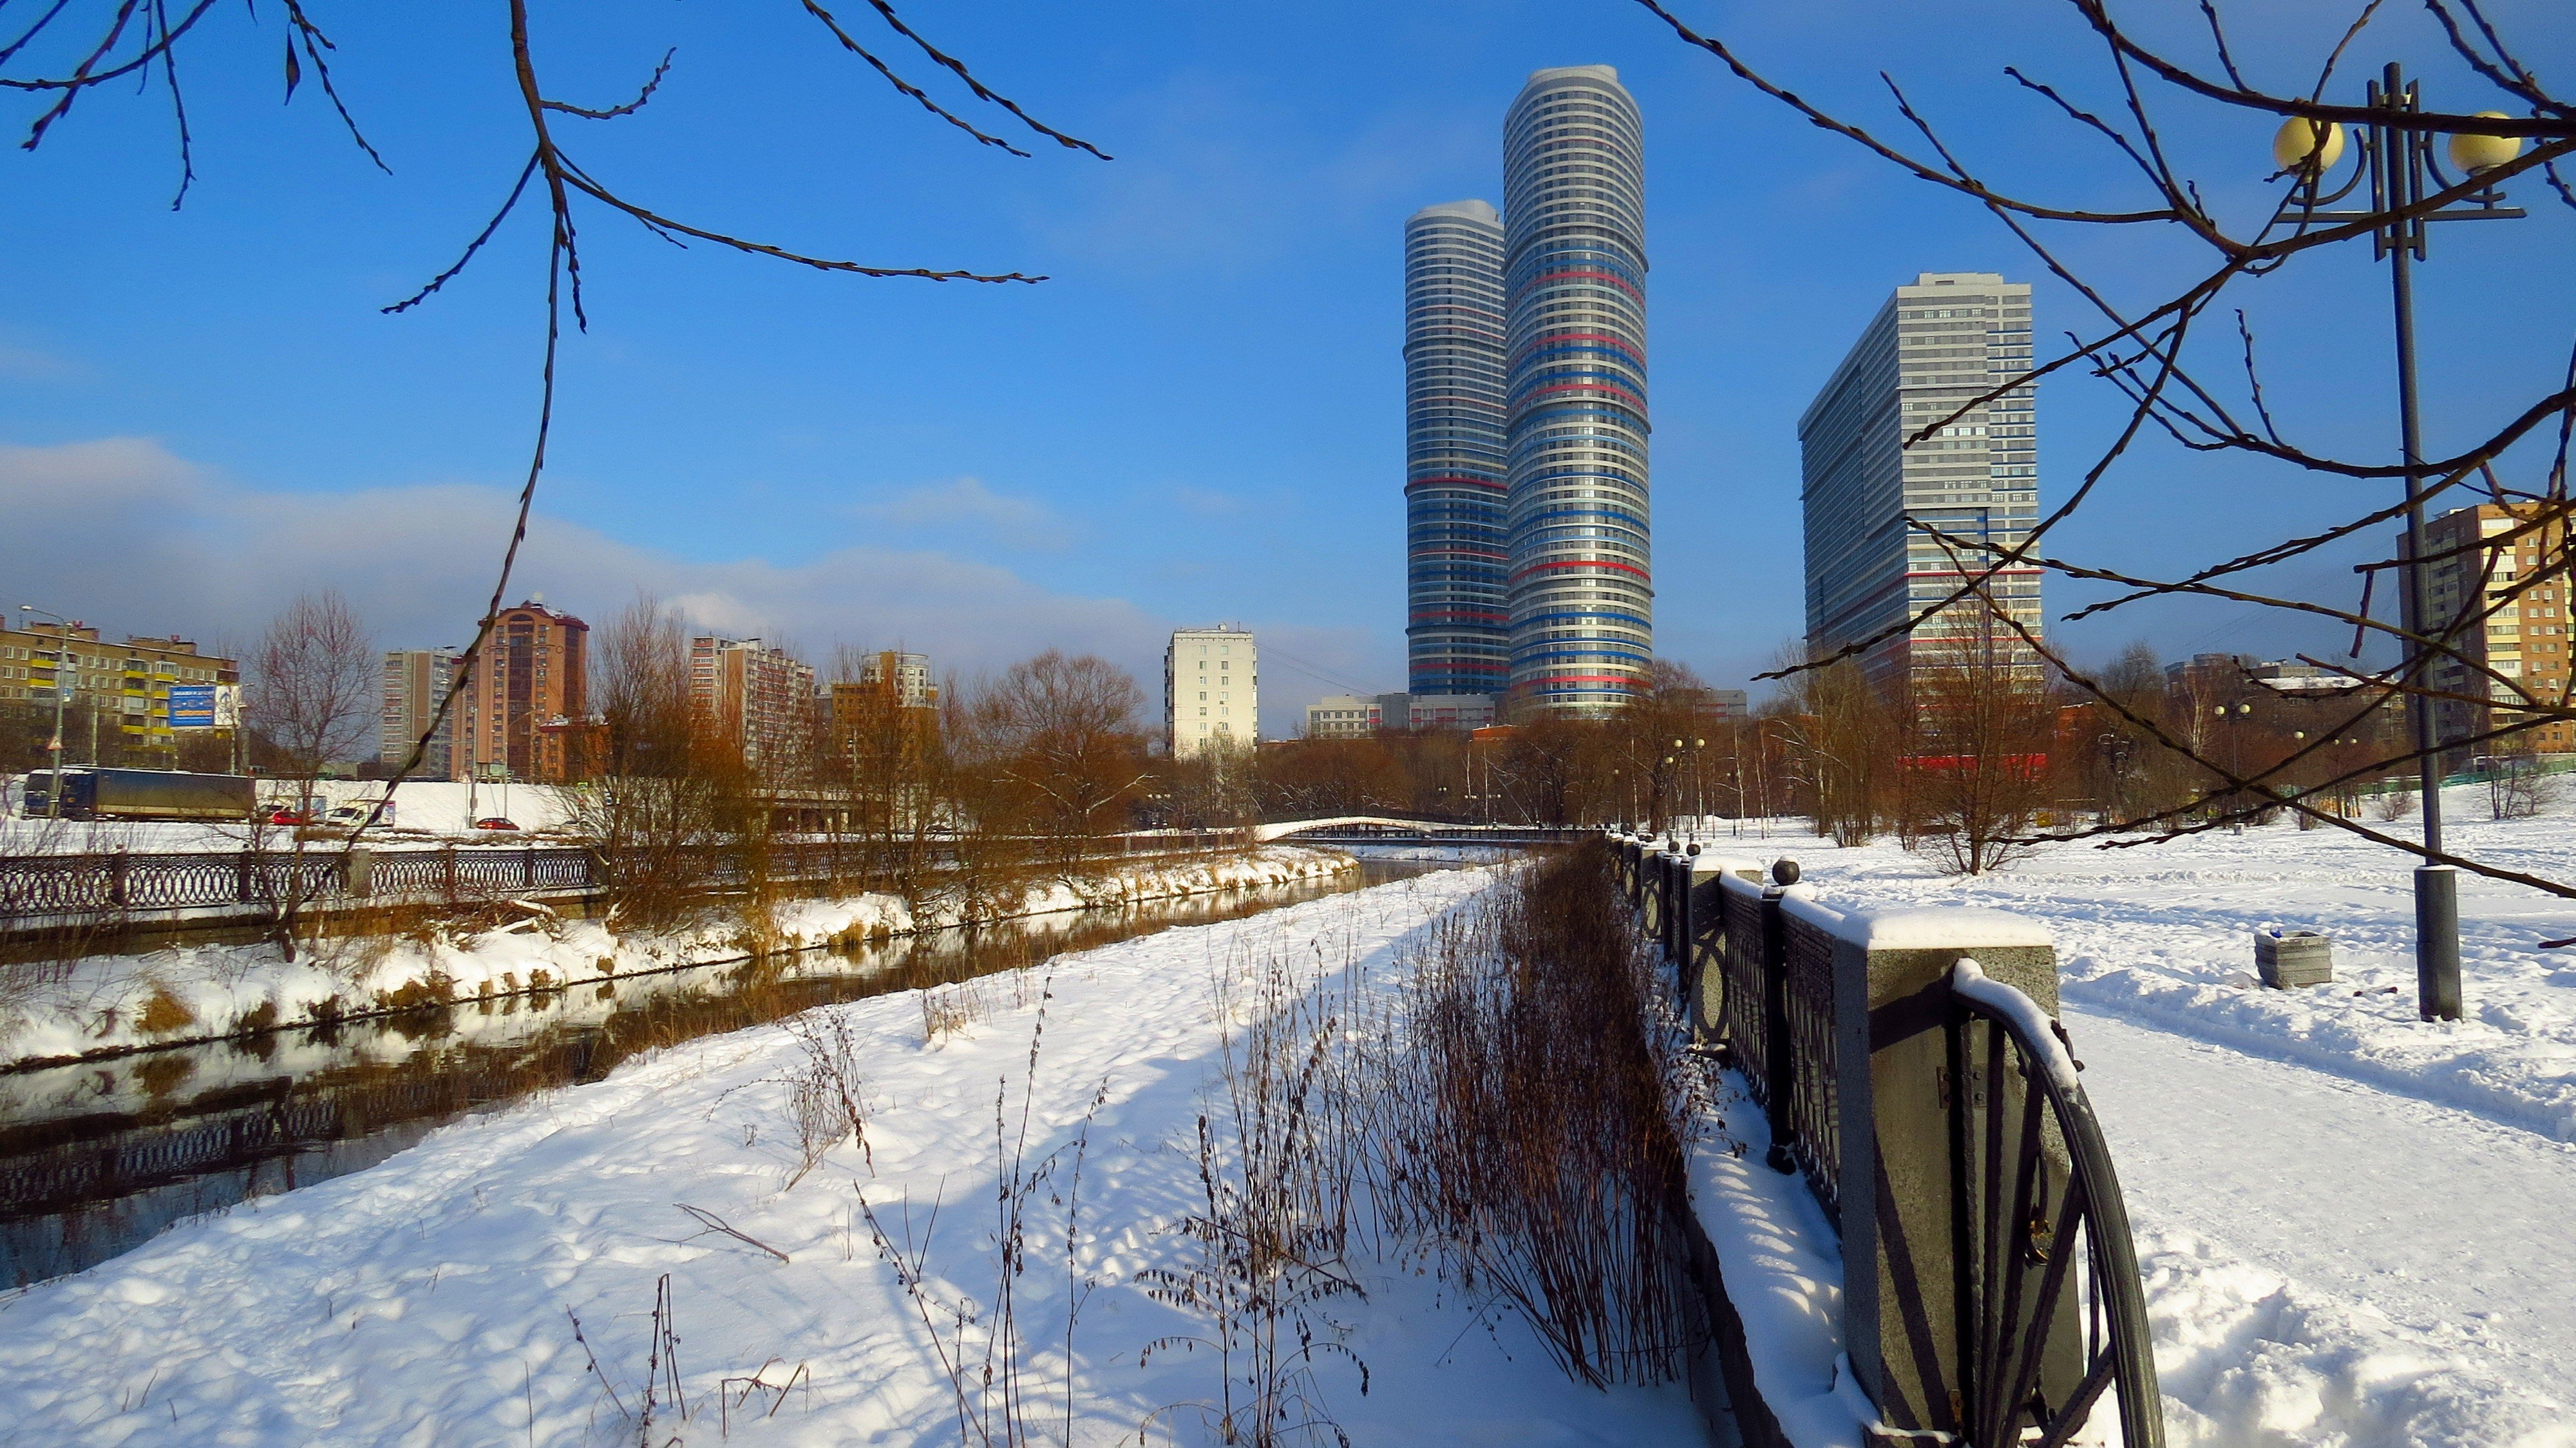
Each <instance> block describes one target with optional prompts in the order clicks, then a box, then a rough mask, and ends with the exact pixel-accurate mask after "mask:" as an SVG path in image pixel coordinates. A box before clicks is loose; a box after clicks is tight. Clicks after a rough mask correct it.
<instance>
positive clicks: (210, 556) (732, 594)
mask: <svg viewBox="0 0 2576 1448" xmlns="http://www.w3.org/2000/svg"><path fill="white" fill-rule="evenodd" d="M964 481H966V482H970V483H971V482H972V480H971V479H970V480H964ZM926 491H936V490H926ZM947 491H948V493H949V494H950V495H951V497H952V498H955V497H960V496H962V497H966V498H968V499H970V501H971V499H972V498H973V497H974V495H975V493H979V492H982V485H981V484H974V485H973V491H972V492H969V491H966V490H963V489H959V488H955V487H952V488H950V489H948V490H947ZM543 496H544V495H543V494H542V492H541V493H540V494H539V498H540V501H541V502H542V500H543ZM982 496H983V497H985V498H990V499H992V501H993V502H994V503H996V504H999V505H1003V506H1002V514H1003V516H1004V517H1010V518H1014V519H1016V520H1017V521H1019V522H1021V523H1026V522H1027V521H1028V518H1029V517H1030V516H1031V515H1026V514H1012V513H1011V511H1010V507H1009V505H1011V504H1012V503H1013V502H1014V500H1011V499H1006V498H999V497H997V496H996V495H992V494H990V493H982ZM512 503H513V498H512V497H511V495H509V494H507V493H504V492H503V491H501V490H499V489H494V488H487V487H481V486H475V485H471V484H461V483H445V484H418V485H412V486H405V487H393V488H375V489H367V490H363V491H357V492H348V493H290V492H280V491H265V490H261V489H258V488H254V487H248V486H244V485H241V484H239V483H237V482H235V481H233V480H231V479H227V478H225V477H223V476H221V475H219V474H216V473H214V472H211V471H209V470H207V469H204V468H201V467H198V466H196V465H194V464H192V463H190V462H188V461H187V460H185V459H183V458H180V457H178V456H175V455H173V454H172V453H171V452H169V451H168V450H167V449H165V448H164V447H162V446H161V445H160V444H159V443H157V442H154V441H151V440H149V439H142V438H111V439H104V440H100V441H94V442H84V443H72V444H66V445H62V446H54V447H10V446H5V445H0V514H4V515H5V516H7V517H8V518H9V520H10V524H11V528H10V531H11V535H12V537H13V538H15V539H16V540H17V546H16V547H15V548H13V550H12V552H13V557H12V560H11V563H12V567H11V571H10V573H11V576H10V584H11V587H12V588H13V590H14V591H15V592H14V596H12V597H10V598H8V599H6V600H5V603H6V605H9V606H14V605H16V604H19V603H33V604H35V605H36V606H38V607H40V608H46V609H51V610H54V611H56V612H59V613H64V614H69V615H73V616H76V617H80V618H84V619H87V620H89V621H90V622H93V623H97V624H99V625H100V626H101V627H103V628H106V629H108V630H110V631H119V630H122V631H131V632H134V633H146V634H168V633H173V632H176V633H180V634H189V635H193V636H195V637H197V638H198V639H200V640H201V641H204V642H207V643H210V644H211V643H214V642H217V641H227V640H228V641H232V642H234V643H235V644H238V643H239V642H240V641H243V640H247V639H249V638H252V637H254V636H256V634H257V633H258V631H259V630H260V629H261V628H262V627H264V626H265V624H266V622H267V620H268V619H269V618H270V617H271V616H272V615H274V614H275V612H276V611H277V610H278V608H279V607H280V606H281V605H283V604H284V603H286V602H287V601H288V600H289V599H291V598H292V597H293V596H294V595H295V594H297V593H299V592H302V591H305V590H308V589H317V588H326V587H327V588H337V589H339V590H340V591H341V592H342V593H344V594H346V595H347V596H348V597H349V599H350V601H351V602H352V603H353V604H354V605H355V606H356V607H357V609H358V611H359V613H360V615H361V616H362V617H363V618H364V619H365V620H366V621H367V623H368V625H369V627H370V628H371V629H372V630H373V631H374V633H375V635H376V637H377V639H378V641H379V642H380V643H381V644H382V645H384V646H385V647H388V648H394V647H410V648H417V647H426V646H431V645H437V644H454V643H462V642H464V641H465V640H466V639H468V638H469V637H470V636H471V634H472V631H473V627H474V621H475V620H476V619H477V618H479V617H481V616H482V612H483V609H484V607H485V605H486V604H487V603H488V601H489V599H490V596H491V590H492V580H493V570H494V569H495V568H497V566H498V564H499V561H500V555H501V549H502V546H503V544H504V543H506V542H507V541H508V538H509V530H510V524H511V516H512ZM925 506H927V504H925ZM1030 506H1031V507H1034V506H1035V505H1030ZM968 511H969V512H970V513H971V508H969V509H968ZM1041 511H1042V510H1041ZM986 517H987V518H988V520H992V521H998V520H993V519H992V515H991V513H990V512H989V510H988V512H987V514H986ZM639 588H640V589H645V590H649V591H651V592H653V593H655V594H657V595H659V596H660V597H662V598H664V599H666V600H670V601H672V602H674V603H678V604H680V605H681V606H682V607H683V608H684V609H685V611H686V612H688V613H689V614H690V615H691V616H692V617H693V618H695V619H697V620H698V621H700V622H702V623H703V624H705V625H706V626H708V627H710V628H720V629H724V630H727V631H732V632H739V633H767V634H769V635H770V636H772V637H778V636H782V635H783V636H786V637H791V638H793V639H795V640H798V641H800V642H801V644H802V646H803V647H804V648H805V649H806V650H807V651H808V652H809V653H811V654H822V653H826V652H828V649H829V646H830V644H831V643H832V642H833V641H834V640H836V639H838V640H846V641H849V642H851V643H856V644H867V645H876V644H885V645H890V644H893V643H896V642H901V643H903V644H904V645H905V646H906V647H909V648H915V649H921V650H925V651H927V652H929V653H930V654H931V655H932V657H933V658H934V659H935V660H936V661H937V663H938V665H939V667H940V668H941V669H942V670H948V669H956V670H959V671H961V672H965V673H973V672H976V671H980V670H988V669H998V668H1001V667H1003V666H1005V665H1007V664H1008V663H1010V662H1011V661H1012V660H1014V659H1018V658H1023V657H1026V656H1027V655H1029V654H1032V653H1036V652H1038V651H1040V650H1043V649H1047V648H1063V649H1066V650H1068V651H1077V652H1078V651H1089V652H1096V653H1099V654H1102V655H1104V656H1106V657H1108V658H1110V659H1112V660H1115V661H1116V662H1118V663H1120V664H1122V665H1124V666H1126V667H1127V668H1130V669H1132V670H1135V671H1136V673H1137V675H1138V677H1139V678H1147V677H1151V676H1153V675H1157V674H1159V672H1160V670H1161V655H1162V646H1163V641H1164V637H1165V634H1166V631H1167V629H1168V627H1169V625H1168V624H1165V623H1163V622H1161V621H1159V620H1156V619H1154V618H1152V617H1150V616H1148V615H1147V614H1146V613H1145V612H1144V611H1142V610H1140V609H1138V608H1137V607H1135V606H1134V605H1133V604H1130V603H1128V602H1126V601H1125V600H1123V599H1114V598H1083V597H1076V596H1072V595H1067V594H1061V593H1054V592H1050V591H1048V590H1046V589H1043V588H1040V587H1039V586H1037V585H1035V584H1032V583H1030V582H1029V581H1027V580H1026V579H1023V578H1021V577H1019V576H1018V575H1017V574H1014V573H1012V572H1011V571H1009V570H1008V569H1004V568H999V567H995V566H992V565H990V564H984V563H976V562H969V561H965V560H961V559H958V558H955V557H951V556H948V555H946V554H942V553H935V552H908V551H902V550H897V549H889V548H845V549H841V550H839V551H837V552H834V553H830V554H827V555H825V556H823V557H820V558H817V559H815V560H813V561H812V562H810V563H802V564H798V565H795V566H792V567H791V566H780V565H777V564H773V563H770V562H767V561H766V560H763V559H758V558H742V559H734V560H727V561H719V562H692V561H689V560H685V559H680V558H674V557H672V556H670V555H668V554H665V553H662V552H659V551H657V550H652V549H646V548H639V547H636V546H634V545H632V544H628V543H624V542H621V541H619V540H617V539H614V538H611V537H608V536H607V535H605V534H602V533H600V532H598V531H597V530H595V529H592V528H589V527H585V526H583V525H581V524H578V523H572V522H567V521H565V520H563V519H559V518H553V517H549V516H547V515H546V514H545V513H543V512H542V511H540V512H539V513H538V514H537V515H536V516H535V517H534V518H533V519H532V520H531V522H530V526H529V533H528V541H527V543H526V545H525V547H524V548H522V550H521V552H520V556H519V564H518V568H517V571H516V573H515V574H514V575H513V578H512V582H511V586H510V591H509V597H508V599H507V600H506V601H508V602H514V603H515V602H517V601H518V600H519V599H521V598H524V597H526V596H527V595H529V594H531V593H536V592H542V593H544V594H545V596H546V599H547V601H548V602H549V603H550V604H552V605H554V606H556V607H559V608H564V609H568V610H570V611H572V612H574V613H576V614H579V615H581V616H583V617H585V618H588V619H589V620H591V622H592V623H593V624H594V625H596V624H599V623H601V622H604V621H605V619H606V618H607V617H608V616H609V615H612V614H614V613H615V612H616V611H617V610H618V609H619V608H621V607H623V606H624V605H625V604H626V602H627V601H628V600H629V599H631V598H633V597H634V596H635V593H636V591H637V590H638V589H639ZM11 611H12V612H14V607H12V608H11Z"/></svg>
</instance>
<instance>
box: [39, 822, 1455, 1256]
mask: <svg viewBox="0 0 2576 1448" xmlns="http://www.w3.org/2000/svg"><path fill="white" fill-rule="evenodd" d="M1444 868H1449V866H1447V865H1444V864H1437V863H1412V862H1391V861H1364V862H1363V863H1362V866H1361V869H1360V870H1359V871H1357V872H1353V873H1345V874H1343V875H1341V876H1339V877H1337V878H1335V879H1330V880H1314V881H1304V882H1299V883H1295V884H1289V885H1278V886H1266V887H1260V888H1255V889H1241V890H1227V891H1220V892H1217V893H1214V894H1208V895H1193V896H1184V897H1180V898H1177V899H1171V900H1155V901H1145V902H1141V903H1138V904H1133V905H1126V906H1117V907H1109V908H1103V909H1096V910H1078V911H1065V912H1061V913H1058V914H1053V915H1040V916H1032V917H1030V918H1028V919H1025V920H1015V921H1009V922H1005V923H1004V924H1001V925H998V926H988V927H985V928H982V929H979V930H941V931H934V932H931V933H928V934H924V935H918V936H911V937H906V938H901V939H895V940H886V941H877V942H872V943H869V944H865V945H858V946H851V947H846V948H834V949H822V950H806V951H796V952H791V953H786V954H781V955H777V956H772V957H770V958H768V959H766V960H763V961H757V962H746V963H737V964H733V965H710V966H695V967H691V968H689V969H685V970H675V971H668V972H664V973H661V974H657V975H635V976H626V977H622V978H620V979H616V980H610V981H603V982H600V983H598V984H596V985H578V986H572V987H569V988H567V989H563V990H557V991H551V992H548V993H545V994H542V995H530V996H514V997H510V998H507V999H502V1000H486V1001H468V1002H464V1003H461V1004H458V1005H453V1006H441V1007H431V1008H428V1009H425V1010H420V1011H413V1012H407V1013H404V1014H402V1015H396V1016H386V1017H382V1018H378V1019H373V1020H366V1021H357V1022H351V1023H348V1024H344V1025H339V1026H317V1027H311V1028H304V1029H296V1030H290V1031H280V1032H275V1033H271V1034H268V1035H264V1036H257V1037H247V1038H243V1039H240V1040H231V1041H217V1042H213V1043H210V1044H207V1045H203V1046H189V1047H180V1048H176V1049H172V1050H166V1051H149V1052H143V1053H140V1054H137V1055H132V1056H125V1057H119V1058H117V1059H114V1060H108V1061H97V1062H90V1063H86V1064H82V1065H72V1066H53V1067H47V1068H44V1069H42V1070H34V1071H20V1072H14V1073H10V1074H7V1075H0V1287H14V1286H23V1285H25V1284H27V1283H30V1282H41V1281H43V1280H45V1279H47V1278H50V1277H59V1276H62V1275H64V1274H66V1273H71V1272H78V1271H80V1270H82V1269H83V1268H86V1267H90V1266H93V1265H95V1264H97V1263H99V1262H104V1261H106V1260H107V1259H108V1258H110V1257H114V1256H117V1255H118V1254H120V1253H123V1252H127V1251H131V1250H132V1249H134V1248H135V1247H137V1246H140V1245H141V1244H142V1243H144V1242H146V1241H148V1240H150V1239H151V1238H152V1237H153V1236H155V1235H156V1234H158V1233H160V1232H161V1231H163V1230H164V1229H166V1228H168V1227H169V1226H170V1225H171V1224H173V1223H175V1222H178V1221H180V1220H182V1219H184V1218H187V1217H192V1216H195V1215H197V1214H199V1213H201V1212H209V1211H219V1210H221V1209H223V1208H226V1207H229V1206H231V1205H232V1204H234V1203H236V1202H239V1201H242V1200H244V1199H245V1198H248V1197H255V1196H267V1195H270V1194H272V1193H276V1192H284V1191H292V1190H294V1189H295V1188H297V1187H299V1186H310V1185H312V1184H313V1183H315V1182H319V1181H325V1180H328V1179H329V1178H332V1177H335V1176H340V1175H343V1174H345V1173H348V1172H353V1171H358V1170H361V1169H363V1168H366V1167H370V1166H373V1165H375V1164H376V1163H377V1162H380V1161H383V1160H384V1159H385V1158H387V1157H389V1156H392V1155H393V1154H394V1153H396V1152H398V1151H401V1150H403V1149H404V1148H405V1147H408V1146H410V1145H411V1144H412V1143H414V1142H416V1141H418V1140H420V1139H421V1138H422V1137H424V1136H426V1135H428V1134H429V1133H430V1132H432V1131H434V1130H436V1129H437V1128H439V1127H441V1126H443V1125H446V1124H447V1123H448V1122H451V1121H454V1120H456V1119H458V1118H459V1117H462V1116H466V1115H469V1114H471V1113H474V1112H478V1111H489V1110H492V1109H494V1108H496V1107H500V1106H504V1105H507V1104H508V1103H510V1102H513V1101H516V1100H518V1099H519V1098H521V1097H523V1096H526V1095H528V1094H529V1093H531V1092H536V1091H542V1090H546V1089H548V1088H551V1087H557V1086H571V1085H578V1084H580V1083H582V1082H585V1081H596V1080H599V1079H600V1078H601V1077H603V1076H606V1075H607V1074H608V1073H609V1072H610V1071H612V1070H614V1069H616V1067H617V1065H618V1063H619V1062H621V1061H624V1060H625V1059H627V1058H628V1057H630V1056H632V1055H635V1054H636V1053H637V1052H640V1051H650V1050H653V1049H656V1048H659V1047H663V1046H670V1045H675V1044H677V1043H679V1042H681V1041H686V1040H690V1039H693V1038H695V1037H698V1036H706V1035H714V1034H718V1033H720V1032H724V1031H736V1030H741V1029H743V1028H744V1027H746V1026H756V1025H760V1024H763V1023H765V1022H768V1021H775V1020H779V1019H781V1018H783V1017H786V1016H791V1015H794V1014H796V1013H797V1012H799V1011H802V1010H807V1009H810V1008H812V1007H814V1006H818V1005H827V1004H830V1003H832V1002H835V1001H847V1000H857V999H860V998H862V997H866V996H875V995H884V994H887V993H890V992H894V991H904V990H917V989H920V988H922V987H924V986H931V985H938V984H941V983H943V982H947V981H953V980H965V979H967V978H969V977H972V976H979V975H990V974H992V973H994V972H996V971H1002V970H1010V969H1013V968H1016V967H1019V966H1023V965H1030V964H1034V963H1036V962H1038V961H1041V960H1044V959H1046V958H1047V957H1049V956H1053V955H1059V954H1062V953H1064V952H1066V951H1074V950H1089V949H1093V948H1095V947H1098V946H1103V945H1110V944H1114V943H1116V942H1118V941H1121V940H1127V939H1131V938H1133V937H1136V936H1139V935H1150V934H1153V933H1155V932H1157V931H1161V930H1168V929H1171V928H1172V927H1174V926H1178V925H1205V924H1211V923H1214V922H1216V921H1220V920H1233V919H1239V918H1241V917H1243V916H1246V915H1256V914H1259V913H1261V912H1263V911H1265V910H1276V909H1278V908H1279V907H1281V906H1283V905H1291V904H1295V903H1297V902H1298V901H1301V900H1312V899H1316V898H1319V897H1321V896H1325V895H1331V894H1340V893H1345V892H1348V891H1351V890H1356V889H1361V888H1365V887H1366V886H1369V885H1376V884H1383V883H1385V882H1387V881H1389V880H1394V879H1400V878H1403V877H1404V876H1407V875H1416V874H1421V873H1424V872H1425V871H1429V870H1435V869H1444Z"/></svg>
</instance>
